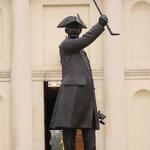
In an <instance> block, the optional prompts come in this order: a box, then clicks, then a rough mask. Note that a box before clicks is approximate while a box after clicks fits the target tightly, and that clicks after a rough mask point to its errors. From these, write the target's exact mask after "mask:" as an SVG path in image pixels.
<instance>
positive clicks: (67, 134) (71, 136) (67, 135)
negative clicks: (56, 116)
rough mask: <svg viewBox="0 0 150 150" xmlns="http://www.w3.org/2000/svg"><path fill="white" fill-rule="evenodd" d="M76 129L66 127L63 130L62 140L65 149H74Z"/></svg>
mask: <svg viewBox="0 0 150 150" xmlns="http://www.w3.org/2000/svg"><path fill="white" fill-rule="evenodd" d="M75 137H76V129H69V128H66V129H64V130H63V141H64V148H65V150H75Z"/></svg>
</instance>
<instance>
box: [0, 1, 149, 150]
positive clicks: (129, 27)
mask: <svg viewBox="0 0 150 150" xmlns="http://www.w3.org/2000/svg"><path fill="white" fill-rule="evenodd" d="M13 2H14V1H13V0H12V1H10V0H1V1H0V150H1V149H3V150H19V148H18V147H19V146H18V147H17V146H16V145H17V144H18V143H17V142H18V141H19V140H18V141H17V142H16V141H14V136H15V135H14V134H15V133H16V132H17V131H18V130H16V129H15V123H14V121H13V119H14V117H12V113H13V111H14V105H12V103H13V101H14V99H13V98H12V94H13V93H12V92H13V91H12V88H11V87H12V84H13V83H12V82H11V80H12V78H11V73H12V63H13V61H14V60H13V58H14V56H13V55H14V53H13V51H14V49H13V45H14V39H13V35H14V34H16V33H14V31H13V24H14V22H13V21H14V20H13V18H14V16H13V13H12V4H13ZM109 2H111V0H109V1H108V3H109ZM121 2H122V5H121V8H122V9H121V11H120V14H121V15H122V20H120V24H121V27H122V30H121V38H122V43H121V46H120V47H121V55H122V56H123V57H122V58H123V60H122V61H123V66H122V67H123V69H124V76H123V77H122V80H123V86H124V90H123V91H121V92H122V93H123V94H124V99H125V103H124V105H123V106H124V110H123V111H124V113H125V118H124V119H125V123H124V124H125V126H124V127H125V131H126V132H125V133H124V134H121V135H122V136H124V137H120V141H121V140H125V143H126V149H127V150H140V149H144V150H149V148H150V144H149V141H148V139H149V138H150V137H149V125H150V119H149V114H150V110H149V105H150V101H149V98H150V53H149V41H150V29H149V26H150V19H149V15H150V1H149V0H142V1H140V0H123V1H121ZM29 4H30V12H29V16H28V17H29V18H30V42H31V56H32V59H31V60H32V61H31V62H32V102H31V103H32V114H31V115H32V118H33V120H32V128H33V133H32V135H33V136H32V138H33V141H32V143H33V148H31V149H33V150H44V99H43V98H44V95H43V81H45V80H48V81H51V82H57V81H59V80H61V66H60V62H59V61H60V58H59V53H58V45H59V43H60V42H61V41H62V40H63V39H64V38H65V33H64V30H63V29H58V28H56V26H57V24H58V23H59V22H60V21H61V20H62V19H63V18H64V17H66V16H68V15H76V13H79V14H80V17H81V18H82V19H83V20H84V21H85V23H86V25H87V26H88V29H89V28H90V27H91V26H92V25H94V24H95V23H96V22H97V21H98V17H99V14H98V11H97V10H96V8H95V6H94V4H93V2H92V1H88V0H76V1H73V0H61V1H60V0H51V1H50V0H31V1H29ZM98 4H99V5H101V7H102V8H103V11H104V12H108V18H109V24H110V26H111V27H112V29H113V30H115V31H117V28H115V27H114V25H115V23H116V22H115V21H114V20H113V19H116V18H115V16H113V17H112V16H111V15H113V14H114V12H112V10H115V7H116V9H117V7H118V6H117V3H116V4H114V5H112V6H111V7H112V9H110V8H111V7H110V8H109V9H108V10H107V8H108V7H107V6H108V4H107V1H102V2H101V3H100V1H98ZM106 15H107V14H106ZM114 22H115V23H114ZM20 28H21V27H20ZM86 31H87V30H83V33H85V32H86ZM119 32H120V30H119ZM107 38H108V39H109V38H110V39H113V38H115V37H111V36H109V33H108V31H107V29H106V31H105V33H104V34H103V35H102V36H101V37H100V38H98V39H97V40H96V41H95V42H94V43H93V44H92V45H91V46H89V47H88V48H87V49H86V51H87V54H88V56H89V59H90V62H91V66H92V72H93V77H94V83H95V88H96V98H97V105H98V109H100V110H102V111H103V112H105V113H106V114H107V116H108V118H107V120H106V122H108V123H107V124H106V126H105V127H101V130H100V131H97V149H98V150H119V148H118V149H117V148H116V145H117V135H116V134H117V133H116V132H113V131H116V130H117V129H119V128H122V126H121V124H119V125H120V126H118V123H117V122H115V121H117V120H115V118H117V116H118V114H119V113H120V111H118V112H114V111H115V109H113V107H114V105H111V107H112V109H111V111H109V110H110V109H109V110H108V109H107V108H108V101H107V98H108V96H107V95H106V93H107V91H105V90H107V88H106V82H105V76H104V75H103V73H104V71H105V69H106V67H107V64H106V63H107V61H105V60H106V59H107V57H106V55H105V47H106V46H105V43H106V41H107ZM107 51H108V52H109V50H107ZM111 54H114V55H115V56H116V58H117V57H118V54H117V53H116V52H115V45H114V46H113V45H112V47H111V49H110V54H109V53H108V55H107V56H108V57H109V55H111ZM22 57H23V56H22ZM15 58H16V57H15ZM109 58H111V57H109ZM18 59H20V58H18ZM118 59H120V57H119V58H118ZM115 62H117V61H115ZM115 62H114V66H115V67H116V68H117V67H118V65H117V64H116V65H115ZM116 68H111V67H110V68H109V69H110V70H114V72H115V71H116ZM104 74H105V73H104ZM118 76H119V75H118ZM111 77H113V75H112V76H111ZM114 79H115V80H116V77H114ZM20 84H22V83H20ZM116 84H117V80H116ZM118 85H119V84H118ZM22 86H24V85H22ZM107 86H111V87H112V89H113V85H111V84H110V85H109V84H108V85H107ZM114 87H115V85H114ZM104 89H105V90H104ZM25 90H27V89H25ZM113 90H114V89H113ZM120 90H121V88H120ZM18 92H19V91H18ZM113 92H114V93H115V92H116V91H115V90H114V91H113ZM121 92H119V91H118V92H116V93H115V95H116V98H117V96H118V95H119V93H121ZM108 93H109V92H108ZM118 101H119V99H118ZM16 108H17V107H16ZM112 110H114V111H112ZM118 110H119V109H118ZM20 111H21V110H20ZM26 111H27V110H26ZM110 113H111V114H113V115H112V116H113V117H114V120H113V118H111V116H110V115H109V114H110ZM110 118H111V122H110V120H109V119H110ZM18 120H19V118H18ZM12 122H13V128H12ZM118 122H119V120H118ZM115 123H116V127H115V126H113V125H114V124H115ZM16 124H17V123H16ZM14 130H15V131H14ZM110 137H112V138H113V137H114V139H116V141H115V140H114V141H113V140H111V138H110ZM18 139H19V137H18ZM24 140H25V141H26V139H24ZM107 141H108V142H107ZM112 141H113V142H112ZM111 142H112V143H111ZM109 143H110V145H111V144H112V145H111V146H108V144H109ZM21 144H22V143H21V140H20V143H19V144H18V145H21Z"/></svg>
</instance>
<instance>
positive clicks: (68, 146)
mask: <svg viewBox="0 0 150 150" xmlns="http://www.w3.org/2000/svg"><path fill="white" fill-rule="evenodd" d="M107 23H108V19H107V17H106V16H105V15H102V16H101V17H100V18H99V20H98V23H96V25H95V26H93V27H92V28H91V29H90V30H89V31H88V32H87V33H85V34H84V35H83V36H82V37H79V35H80V33H81V31H82V28H87V27H86V25H85V24H84V22H83V21H82V20H81V18H80V17H79V15H78V16H69V17H67V18H65V19H64V20H63V21H61V22H60V23H59V25H58V28H65V32H66V33H67V35H68V36H67V38H66V39H65V40H64V41H62V43H61V44H60V46H59V50H60V57H61V65H62V85H61V87H60V90H59V93H58V96H57V99H56V103H55V107H54V111H53V115H52V119H51V124H50V127H51V128H54V129H63V140H64V147H65V150H75V136H76V129H82V135H83V141H84V150H96V144H95V143H96V142H95V130H98V129H99V120H98V116H97V106H96V100H95V93H94V84H93V79H92V72H91V67H90V63H89V60H88V57H87V55H86V53H85V51H84V48H85V47H87V46H88V45H90V44H91V43H92V42H93V41H94V40H95V39H96V38H97V37H99V36H100V35H101V33H102V32H103V31H104V27H105V25H106V24H107Z"/></svg>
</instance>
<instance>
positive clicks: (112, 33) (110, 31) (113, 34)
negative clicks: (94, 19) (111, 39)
mask: <svg viewBox="0 0 150 150" xmlns="http://www.w3.org/2000/svg"><path fill="white" fill-rule="evenodd" d="M93 2H94V4H95V6H96V8H97V10H98V11H99V13H100V15H102V14H103V13H102V12H101V10H100V8H99V7H98V5H97V3H96V1H95V0H93ZM106 27H107V29H108V31H109V33H110V34H111V35H112V36H115V35H120V33H114V32H112V30H111V28H110V27H109V25H108V24H106Z"/></svg>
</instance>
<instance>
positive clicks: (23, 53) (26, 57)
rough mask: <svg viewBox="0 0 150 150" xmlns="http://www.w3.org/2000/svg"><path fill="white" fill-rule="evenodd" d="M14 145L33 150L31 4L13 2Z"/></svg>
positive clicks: (20, 149)
mask: <svg viewBox="0 0 150 150" xmlns="http://www.w3.org/2000/svg"><path fill="white" fill-rule="evenodd" d="M11 4H12V23H13V28H12V30H13V36H12V42H13V49H12V68H11V69H12V70H11V85H12V145H13V150H33V144H32V71H31V49H30V17H29V16H30V14H29V0H12V1H11Z"/></svg>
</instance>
